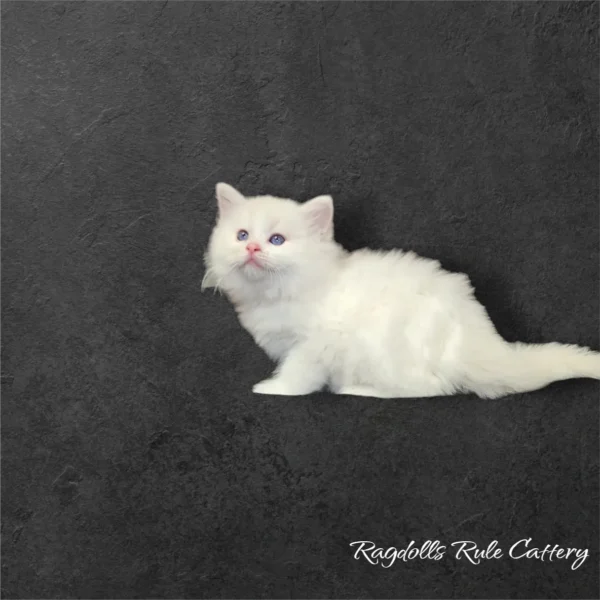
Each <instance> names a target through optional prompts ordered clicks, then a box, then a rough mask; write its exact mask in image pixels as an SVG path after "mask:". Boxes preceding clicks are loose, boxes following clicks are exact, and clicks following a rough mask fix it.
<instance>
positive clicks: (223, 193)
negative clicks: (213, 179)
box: [217, 183, 246, 217]
mask: <svg viewBox="0 0 600 600" xmlns="http://www.w3.org/2000/svg"><path fill="white" fill-rule="evenodd" d="M244 202H246V198H245V197H244V196H243V195H242V194H240V193H239V192H238V191H237V190H236V189H235V188H234V187H232V186H231V185H229V184H227V183H217V204H218V206H219V217H222V216H224V215H226V214H227V213H228V212H229V211H230V210H231V209H232V208H233V207H235V206H239V205H240V204H243V203H244Z"/></svg>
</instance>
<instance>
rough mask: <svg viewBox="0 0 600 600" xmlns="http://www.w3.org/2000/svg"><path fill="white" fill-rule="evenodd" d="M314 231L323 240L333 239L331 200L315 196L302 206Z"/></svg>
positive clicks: (330, 198)
mask: <svg viewBox="0 0 600 600" xmlns="http://www.w3.org/2000/svg"><path fill="white" fill-rule="evenodd" d="M302 210H303V211H304V212H305V213H306V214H307V215H308V219H309V222H310V224H311V226H312V227H313V229H314V231H315V232H316V233H318V234H319V235H321V236H323V237H324V238H325V239H333V198H332V197H331V196H317V197H316V198H313V199H312V200H309V201H308V202H305V203H304V204H303V205H302Z"/></svg>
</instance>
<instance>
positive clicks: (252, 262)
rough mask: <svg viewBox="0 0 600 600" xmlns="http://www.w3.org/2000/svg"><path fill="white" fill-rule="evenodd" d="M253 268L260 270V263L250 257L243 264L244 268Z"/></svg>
mask: <svg viewBox="0 0 600 600" xmlns="http://www.w3.org/2000/svg"><path fill="white" fill-rule="evenodd" d="M247 266H250V267H254V268H256V269H262V268H263V266H262V264H261V263H259V262H258V261H257V260H256V258H254V257H253V256H251V257H250V258H249V259H248V260H247V261H246V262H244V267H247Z"/></svg>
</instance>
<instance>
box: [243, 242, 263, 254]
mask: <svg viewBox="0 0 600 600" xmlns="http://www.w3.org/2000/svg"><path fill="white" fill-rule="evenodd" d="M246 250H248V252H249V253H250V254H254V253H255V252H260V245H259V244H257V243H256V242H250V243H249V244H248V245H247V246H246Z"/></svg>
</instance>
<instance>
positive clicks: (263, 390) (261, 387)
mask: <svg viewBox="0 0 600 600" xmlns="http://www.w3.org/2000/svg"><path fill="white" fill-rule="evenodd" d="M252 391H253V392H254V393H255V394H271V395H273V396H296V395H297V393H296V392H294V391H293V390H290V389H289V388H288V387H287V386H286V385H285V384H284V383H282V382H281V381H279V380H277V379H264V380H263V381H260V382H259V383H257V384H255V385H254V386H253V388H252Z"/></svg>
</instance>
